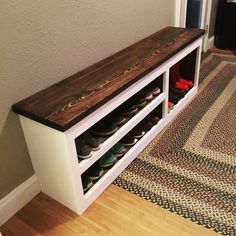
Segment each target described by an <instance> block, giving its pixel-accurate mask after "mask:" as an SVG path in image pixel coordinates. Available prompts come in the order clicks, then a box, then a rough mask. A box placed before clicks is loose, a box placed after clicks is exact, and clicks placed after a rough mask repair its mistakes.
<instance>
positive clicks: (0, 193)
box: [0, 110, 34, 199]
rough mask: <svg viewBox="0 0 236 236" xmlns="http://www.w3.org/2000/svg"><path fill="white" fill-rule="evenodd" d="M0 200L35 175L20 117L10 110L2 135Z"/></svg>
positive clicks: (0, 143)
mask: <svg viewBox="0 0 236 236" xmlns="http://www.w3.org/2000/svg"><path fill="white" fill-rule="evenodd" d="M0 163H1V164H0V176H1V177H0V199H2V198H3V197H4V196H6V195H7V194H8V193H9V192H10V191H12V190H13V189H14V188H15V187H17V186H18V185H19V184H21V183H22V182H24V181H25V180H26V179H28V178H29V177H30V176H32V175H33V174H34V172H33V168H32V164H31V161H30V158H29V153H28V149H27V146H26V143H25V139H24V135H23V131H22V129H21V124H20V120H19V118H18V116H17V115H16V114H15V113H14V112H13V111H12V110H9V112H8V114H7V118H6V121H5V124H4V126H3V128H2V130H1V133H0Z"/></svg>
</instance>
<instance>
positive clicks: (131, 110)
mask: <svg viewBox="0 0 236 236" xmlns="http://www.w3.org/2000/svg"><path fill="white" fill-rule="evenodd" d="M138 111H139V108H138V106H137V105H136V104H135V100H134V98H132V99H129V100H128V101H126V102H125V103H124V104H123V105H121V106H120V107H119V108H118V109H117V112H118V113H120V114H122V115H123V116H126V117H132V116H134V115H135V114H137V113H138Z"/></svg>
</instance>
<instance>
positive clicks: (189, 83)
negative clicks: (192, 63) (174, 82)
mask: <svg viewBox="0 0 236 236" xmlns="http://www.w3.org/2000/svg"><path fill="white" fill-rule="evenodd" d="M179 82H181V83H183V84H186V85H187V86H188V87H190V88H191V87H193V82H192V81H190V80H187V79H183V78H180V79H179Z"/></svg>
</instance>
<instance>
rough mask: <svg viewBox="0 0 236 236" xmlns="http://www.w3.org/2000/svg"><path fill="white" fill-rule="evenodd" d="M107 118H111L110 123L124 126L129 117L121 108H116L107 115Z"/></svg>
mask: <svg viewBox="0 0 236 236" xmlns="http://www.w3.org/2000/svg"><path fill="white" fill-rule="evenodd" d="M106 120H109V121H110V123H114V124H115V125H117V126H122V125H123V124H125V123H126V122H127V120H128V119H127V117H125V116H124V115H121V113H120V111H119V110H115V111H113V112H112V113H111V114H110V115H108V116H107V117H106Z"/></svg>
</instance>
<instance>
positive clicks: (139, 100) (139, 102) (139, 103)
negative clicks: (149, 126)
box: [136, 97, 147, 109]
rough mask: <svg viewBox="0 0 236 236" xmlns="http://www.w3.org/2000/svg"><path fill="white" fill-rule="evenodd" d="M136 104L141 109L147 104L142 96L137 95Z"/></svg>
mask: <svg viewBox="0 0 236 236" xmlns="http://www.w3.org/2000/svg"><path fill="white" fill-rule="evenodd" d="M136 104H137V106H138V108H139V109H142V108H144V107H145V106H146V105H147V101H146V100H145V99H144V98H142V97H139V98H137V101H136Z"/></svg>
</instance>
